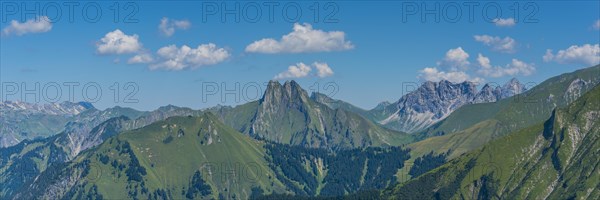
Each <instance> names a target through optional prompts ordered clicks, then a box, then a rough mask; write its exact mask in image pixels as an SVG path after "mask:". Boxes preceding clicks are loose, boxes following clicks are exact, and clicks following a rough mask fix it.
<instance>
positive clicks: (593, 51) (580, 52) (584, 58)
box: [543, 44, 600, 65]
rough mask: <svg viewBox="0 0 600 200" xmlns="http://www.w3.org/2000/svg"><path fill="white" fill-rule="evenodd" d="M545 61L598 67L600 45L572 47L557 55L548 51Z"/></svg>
mask: <svg viewBox="0 0 600 200" xmlns="http://www.w3.org/2000/svg"><path fill="white" fill-rule="evenodd" d="M543 58H544V61H545V62H550V61H555V62H558V63H561V64H584V65H596V64H598V63H600V46H599V45H598V44H595V45H591V44H584V45H582V46H577V45H572V46H570V47H569V48H567V49H565V50H560V51H558V52H557V53H556V54H554V53H553V52H552V50H551V49H548V50H546V54H545V55H544V57H543Z"/></svg>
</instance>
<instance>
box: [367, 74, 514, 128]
mask: <svg viewBox="0 0 600 200" xmlns="http://www.w3.org/2000/svg"><path fill="white" fill-rule="evenodd" d="M525 90H526V88H525V85H523V84H521V83H520V82H519V81H518V80H517V79H511V80H510V81H509V82H508V83H506V84H504V86H502V87H496V88H494V87H493V86H491V85H490V84H485V85H484V86H483V87H482V89H481V91H477V85H476V84H475V83H473V82H469V81H465V82H462V83H452V82H450V81H447V80H442V81H439V82H431V81H427V82H425V83H423V85H421V86H420V87H419V88H417V89H416V90H415V91H412V92H410V93H408V94H406V95H404V96H403V97H402V98H400V100H398V102H396V103H395V104H392V105H389V106H387V107H386V109H380V110H376V109H374V110H376V112H381V110H385V111H386V113H382V114H383V115H385V116H388V117H386V118H384V119H383V120H381V121H379V123H381V124H383V125H386V126H387V127H389V128H392V129H395V130H400V131H405V132H414V131H418V130H420V129H422V128H425V127H428V126H429V125H431V124H434V123H435V122H438V121H439V120H442V119H444V118H445V117H446V116H448V115H449V114H450V113H452V112H453V111H454V110H456V109H458V108H460V107H462V106H463V105H467V104H474V103H487V102H496V101H498V100H500V99H503V98H507V97H510V96H513V95H515V94H519V93H521V92H523V91H525ZM387 111H390V112H387ZM390 114H391V115H390Z"/></svg>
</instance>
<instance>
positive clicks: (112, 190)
mask: <svg viewBox="0 0 600 200" xmlns="http://www.w3.org/2000/svg"><path fill="white" fill-rule="evenodd" d="M598 83H600V65H597V66H593V67H589V68H585V69H582V70H578V71H575V72H572V73H566V74H562V75H559V76H556V77H553V78H550V79H548V80H546V81H544V82H542V83H540V84H538V85H536V86H535V87H532V88H530V89H528V88H526V87H525V86H524V85H523V84H521V83H520V82H519V81H517V80H516V79H512V80H510V81H509V82H508V83H506V84H504V85H502V86H497V85H494V84H486V85H484V86H482V88H481V90H479V91H478V90H477V86H476V85H475V84H473V83H470V82H463V83H451V82H448V81H440V82H425V83H423V85H421V86H420V87H419V88H417V89H416V90H415V91H412V92H409V93H407V94H406V95H404V96H402V97H401V98H400V100H398V101H396V102H394V103H389V102H383V103H380V104H379V105H378V106H377V107H375V108H373V109H371V110H365V109H361V108H358V107H356V106H353V105H352V104H350V103H347V102H344V101H342V100H336V99H333V98H331V97H328V96H326V95H323V94H320V93H312V94H310V95H309V94H308V93H307V92H306V91H305V90H304V89H302V88H301V87H300V85H299V84H298V83H296V82H295V81H286V82H285V83H283V84H281V83H279V82H277V81H271V82H269V84H268V87H267V90H266V91H265V93H264V95H263V96H262V98H261V99H259V100H257V101H253V102H248V103H245V104H242V105H238V106H235V107H231V106H216V107H211V108H207V109H203V110H193V109H189V108H182V107H176V106H172V105H169V106H164V107H160V108H158V109H157V110H154V111H137V110H134V109H130V108H123V107H114V108H108V109H105V110H98V109H96V108H94V107H93V106H91V104H88V103H85V102H82V103H68V102H65V103H61V104H48V105H36V104H27V103H23V102H4V103H2V104H1V106H0V108H1V109H2V110H0V111H1V112H2V113H3V115H2V116H3V118H2V120H5V121H6V122H12V123H13V124H6V125H3V126H2V130H3V132H2V136H1V137H2V138H0V139H2V140H3V141H9V142H6V143H5V145H6V146H5V147H3V148H0V182H1V183H2V184H0V199H34V198H42V199H82V198H88V199H103V198H107V199H122V198H133V199H136V198H137V199H140V198H141V199H238V198H239V199H248V198H252V199H257V198H258V199H261V198H266V199H269V198H276V199H278V198H305V197H313V198H315V197H319V198H342V197H346V198H359V199H360V198H401V199H405V198H408V199H412V198H416V199H449V198H476V199H490V198H519V199H520V198H535V199H538V198H550V199H556V198H558V199H568V198H572V197H577V198H589V197H593V196H598V192H599V191H598V188H597V186H598V184H599V183H598V181H597V180H598V178H599V177H598V174H599V173H598V168H597V166H598V163H599V160H598V152H597V151H596V150H597V149H598V134H597V133H599V129H598V124H597V123H596V122H597V121H598V118H599V117H600V115H599V114H598V113H600V108H599V107H598V106H599V104H598V103H599V102H600V100H599V99H600V96H599V94H600V93H599V92H600V91H599V88H598V87H599V86H598ZM4 113H7V115H6V117H5V115H4ZM37 120H40V121H37ZM3 124H5V123H3ZM42 129H43V130H44V131H38V130H42ZM4 130H10V131H6V132H5V131H4ZM53 131H55V132H53ZM407 132H409V133H407ZM15 139H17V140H15ZM17 141H19V142H18V143H17ZM15 143H16V144H15ZM579 163H585V166H584V165H580V164H579ZM594 166H595V167H594ZM509 172H510V173H509ZM512 172H514V173H512ZM345 195H346V196H345Z"/></svg>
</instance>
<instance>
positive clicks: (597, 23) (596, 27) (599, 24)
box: [592, 19, 600, 30]
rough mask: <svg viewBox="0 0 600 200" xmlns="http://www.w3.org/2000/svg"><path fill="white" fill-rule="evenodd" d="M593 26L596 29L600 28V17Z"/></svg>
mask: <svg viewBox="0 0 600 200" xmlns="http://www.w3.org/2000/svg"><path fill="white" fill-rule="evenodd" d="M592 27H594V29H596V30H600V19H599V20H596V23H594V25H592Z"/></svg>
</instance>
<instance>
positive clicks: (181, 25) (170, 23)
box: [158, 17, 192, 37]
mask: <svg viewBox="0 0 600 200" xmlns="http://www.w3.org/2000/svg"><path fill="white" fill-rule="evenodd" d="M191 25H192V24H191V23H190V21H188V20H172V19H169V18H166V17H163V18H162V19H161V20H160V24H159V25H158V30H159V31H160V33H162V34H163V35H164V36H167V37H171V36H173V34H175V30H187V29H189V28H190V26H191Z"/></svg>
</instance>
